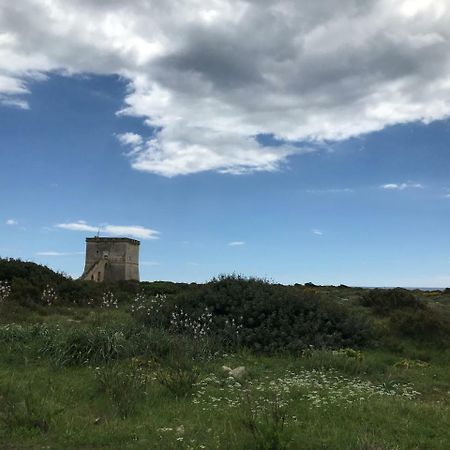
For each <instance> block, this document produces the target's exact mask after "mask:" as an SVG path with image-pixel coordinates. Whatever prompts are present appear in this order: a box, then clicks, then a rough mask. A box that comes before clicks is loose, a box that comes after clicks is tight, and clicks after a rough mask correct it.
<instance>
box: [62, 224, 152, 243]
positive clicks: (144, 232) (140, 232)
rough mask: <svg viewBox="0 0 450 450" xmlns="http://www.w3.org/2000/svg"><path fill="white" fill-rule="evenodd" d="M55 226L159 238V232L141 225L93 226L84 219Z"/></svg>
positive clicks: (74, 229)
mask: <svg viewBox="0 0 450 450" xmlns="http://www.w3.org/2000/svg"><path fill="white" fill-rule="evenodd" d="M55 226H56V228H60V229H63V230H71V231H85V232H95V233H97V232H99V233H103V234H108V235H114V236H130V237H134V238H137V239H159V232H158V231H156V230H152V229H150V228H145V227H143V226H141V225H108V224H106V225H100V226H97V227H96V226H93V225H89V224H88V223H86V222H85V221H84V220H79V221H77V222H70V223H59V224H57V225H55Z"/></svg>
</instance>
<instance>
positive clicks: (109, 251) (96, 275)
mask: <svg viewBox="0 0 450 450" xmlns="http://www.w3.org/2000/svg"><path fill="white" fill-rule="evenodd" d="M139 245H140V242H139V241H137V240H135V239H128V238H106V237H91V238H86V262H85V265H84V272H83V275H81V277H80V279H82V280H92V281H97V282H101V281H120V280H136V281H139Z"/></svg>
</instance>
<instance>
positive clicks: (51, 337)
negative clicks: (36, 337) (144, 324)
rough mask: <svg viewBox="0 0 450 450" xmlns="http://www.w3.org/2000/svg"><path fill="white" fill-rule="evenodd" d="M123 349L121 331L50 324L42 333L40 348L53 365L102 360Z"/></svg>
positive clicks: (119, 354) (124, 350)
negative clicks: (65, 328)
mask: <svg viewBox="0 0 450 450" xmlns="http://www.w3.org/2000/svg"><path fill="white" fill-rule="evenodd" d="M126 351H127V340H126V339H125V335H124V333H123V332H121V331H118V330H115V329H108V328H98V329H89V328H72V329H67V330H64V331H63V330H61V329H60V328H51V329H48V330H47V333H45V334H44V342H43V344H42V348H41V352H42V354H43V355H45V356H48V357H49V358H50V359H51V360H52V361H53V362H54V363H55V364H56V365H60V366H69V365H86V364H97V363H106V362H109V361H112V360H115V359H118V358H119V357H121V356H124V355H125V354H126Z"/></svg>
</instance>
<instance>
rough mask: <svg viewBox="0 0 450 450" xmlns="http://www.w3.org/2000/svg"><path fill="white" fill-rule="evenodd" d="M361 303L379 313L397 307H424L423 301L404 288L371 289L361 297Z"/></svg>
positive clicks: (387, 311) (387, 312)
mask: <svg viewBox="0 0 450 450" xmlns="http://www.w3.org/2000/svg"><path fill="white" fill-rule="evenodd" d="M361 304H362V305H363V306H367V307H369V308H371V309H372V310H373V311H374V312H375V313H377V314H381V315H387V314H390V313H391V312H392V311H395V310H398V309H405V308H408V309H424V308H425V304H424V302H423V301H421V300H419V299H417V298H416V297H415V296H414V295H413V294H412V293H411V292H408V291H407V290H405V289H400V288H396V289H373V290H371V291H369V292H367V293H366V294H365V295H363V296H362V297H361Z"/></svg>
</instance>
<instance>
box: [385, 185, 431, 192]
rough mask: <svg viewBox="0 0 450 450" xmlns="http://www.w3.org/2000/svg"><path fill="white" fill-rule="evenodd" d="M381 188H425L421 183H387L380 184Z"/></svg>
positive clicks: (401, 189) (400, 189)
mask: <svg viewBox="0 0 450 450" xmlns="http://www.w3.org/2000/svg"><path fill="white" fill-rule="evenodd" d="M380 188H381V189H386V190H390V191H403V190H405V189H423V185H422V184H420V183H387V184H383V185H381V186H380Z"/></svg>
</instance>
